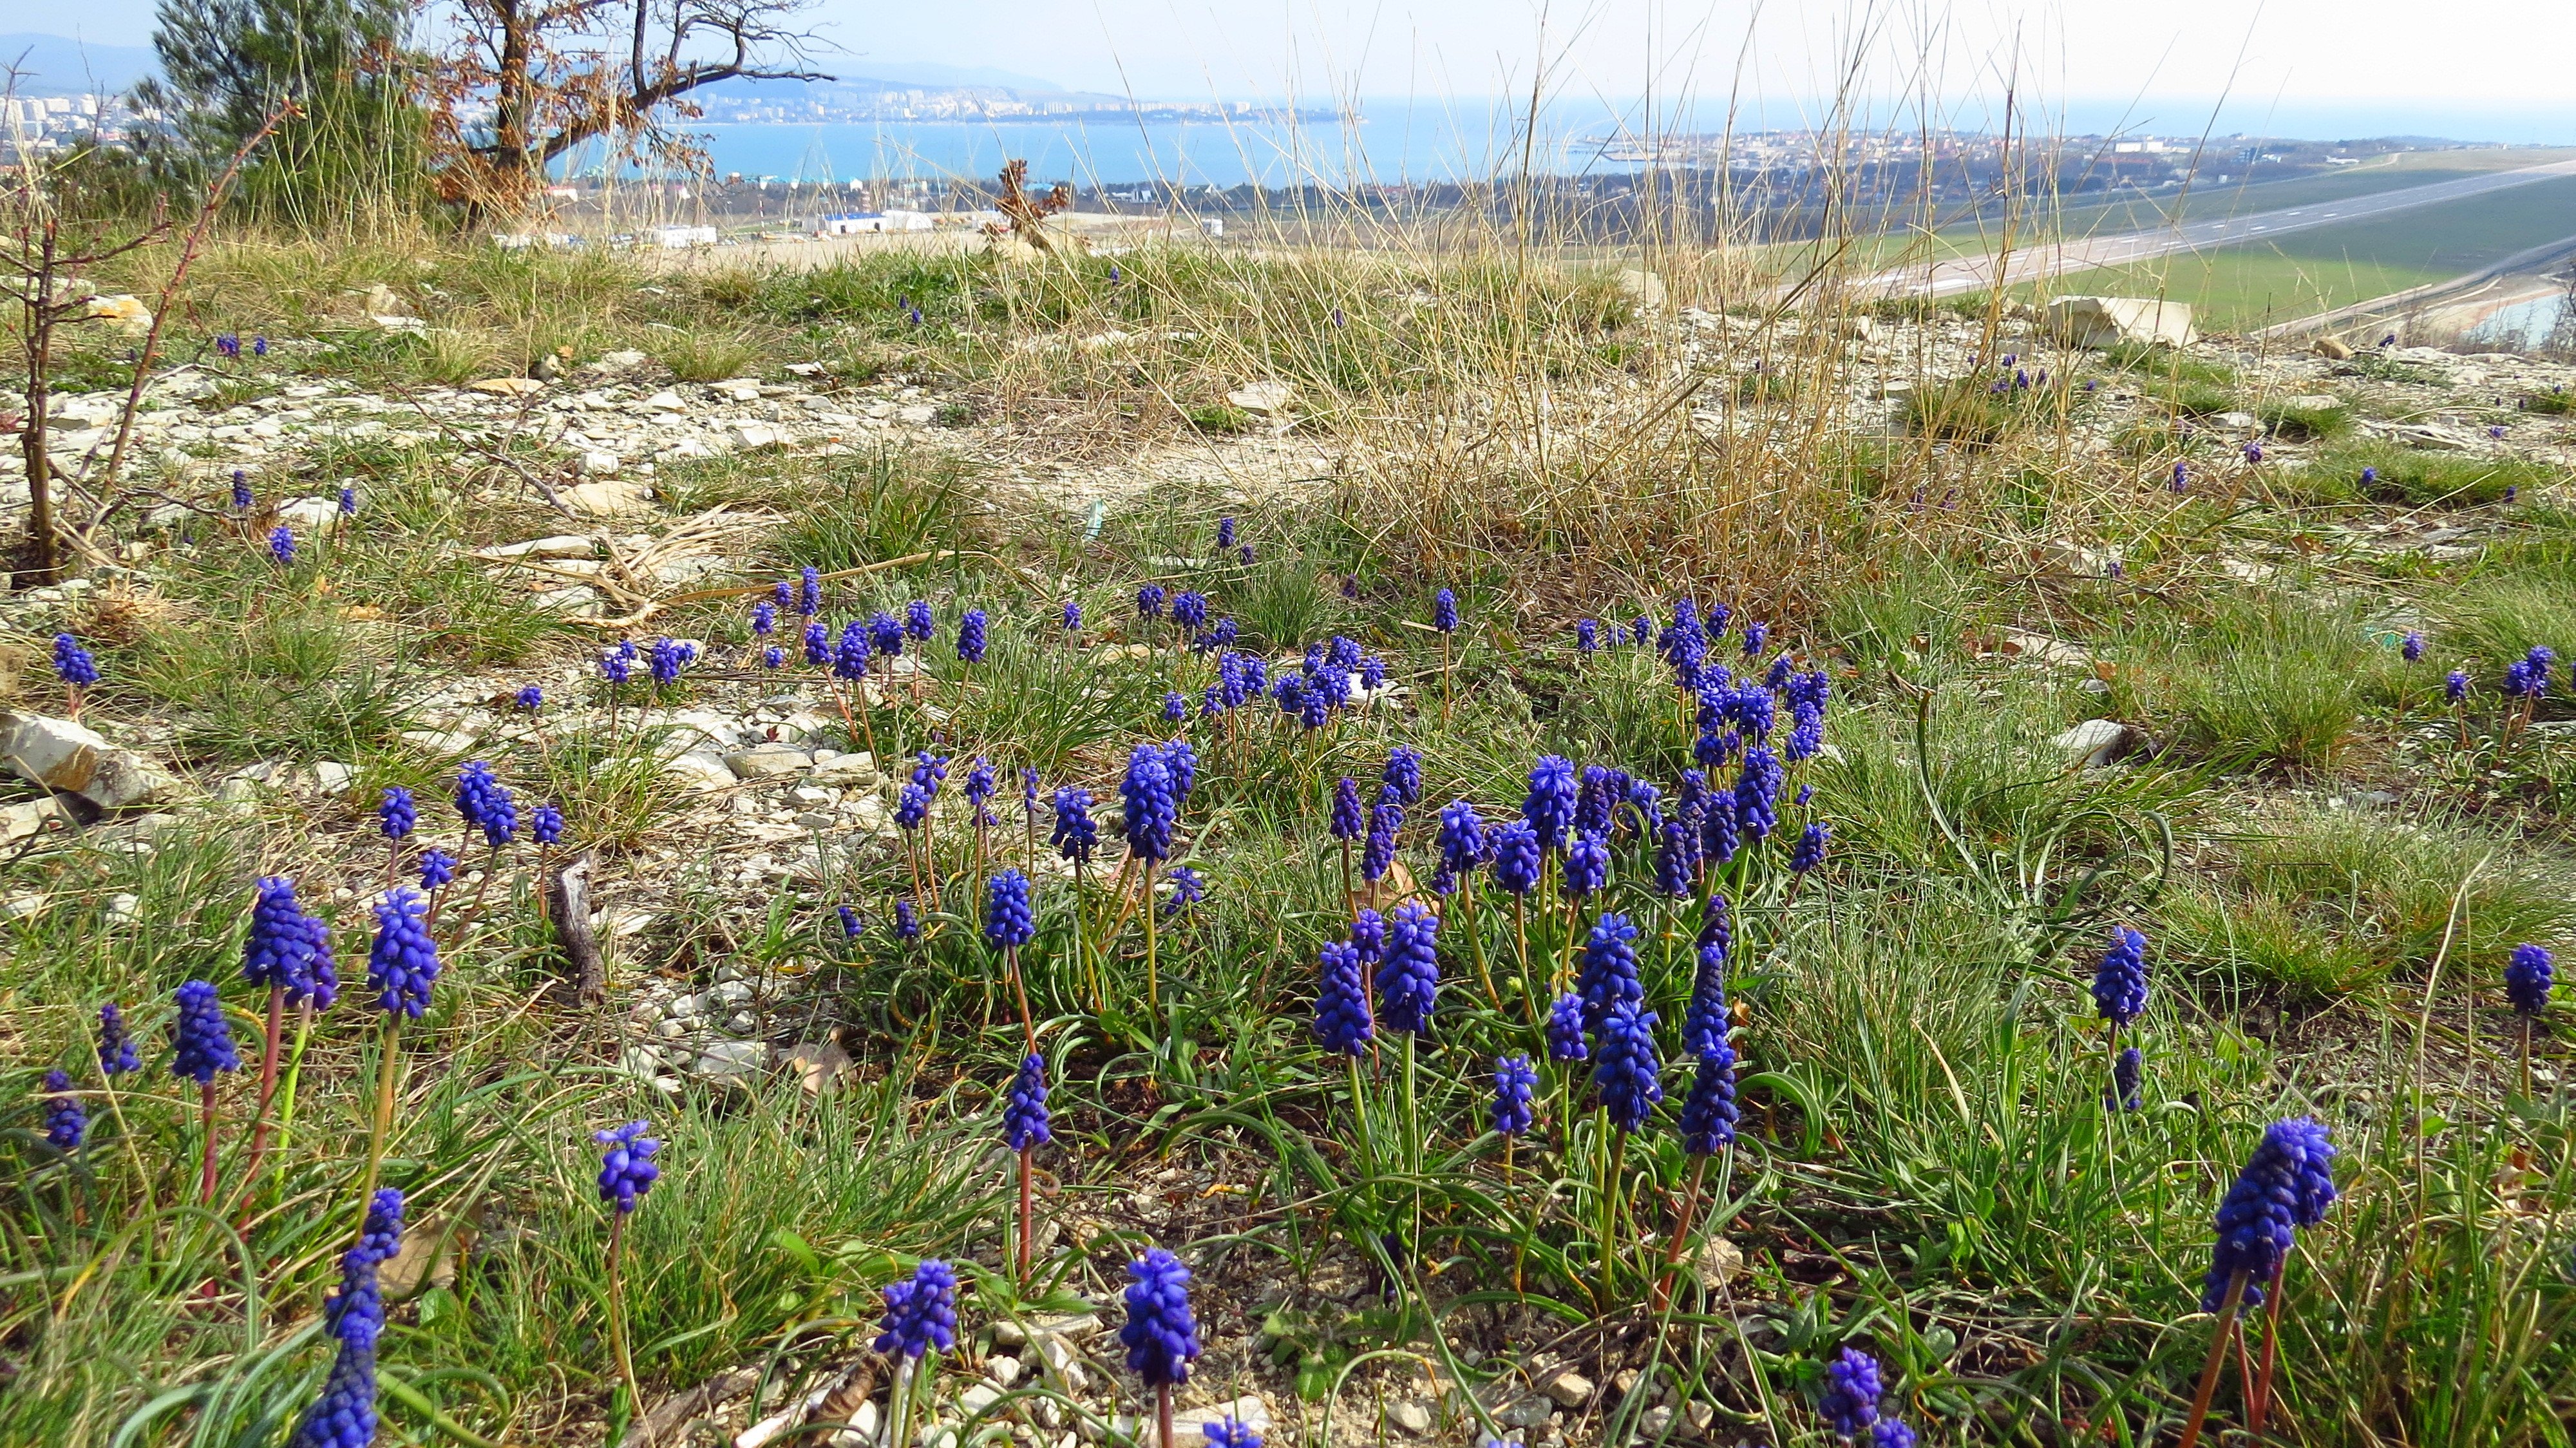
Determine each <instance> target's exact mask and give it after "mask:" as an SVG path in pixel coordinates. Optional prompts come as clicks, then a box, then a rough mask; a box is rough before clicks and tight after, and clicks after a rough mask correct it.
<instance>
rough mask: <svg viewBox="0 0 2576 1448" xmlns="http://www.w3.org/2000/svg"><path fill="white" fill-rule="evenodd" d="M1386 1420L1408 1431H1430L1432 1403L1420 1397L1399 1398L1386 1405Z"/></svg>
mask: <svg viewBox="0 0 2576 1448" xmlns="http://www.w3.org/2000/svg"><path fill="white" fill-rule="evenodd" d="M1386 1420H1387V1421H1388V1422H1390V1423H1393V1424H1394V1425H1395V1426H1397V1427H1399V1428H1402V1429H1403V1430H1404V1431H1406V1432H1407V1433H1416V1434H1419V1433H1428V1432H1430V1431H1431V1405H1430V1404H1428V1403H1425V1402H1423V1401H1422V1400H1421V1399H1419V1398H1398V1399H1396V1400H1395V1401H1393V1402H1391V1403H1389V1404H1387V1405H1386Z"/></svg>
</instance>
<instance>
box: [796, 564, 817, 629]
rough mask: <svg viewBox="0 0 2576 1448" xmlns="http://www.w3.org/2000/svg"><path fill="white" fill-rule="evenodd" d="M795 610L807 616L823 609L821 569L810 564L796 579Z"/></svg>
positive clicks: (810, 616) (809, 616)
mask: <svg viewBox="0 0 2576 1448" xmlns="http://www.w3.org/2000/svg"><path fill="white" fill-rule="evenodd" d="M796 611H797V612H798V613H799V614H802V615H803V616H805V617H807V618H812V617H813V616H814V615H816V614H818V613H821V612H822V611H823V570H821V569H819V568H816V567H814V566H813V565H811V564H808V565H806V567H805V569H804V571H803V572H802V573H801V574H799V575H798V577H797V580H796Z"/></svg>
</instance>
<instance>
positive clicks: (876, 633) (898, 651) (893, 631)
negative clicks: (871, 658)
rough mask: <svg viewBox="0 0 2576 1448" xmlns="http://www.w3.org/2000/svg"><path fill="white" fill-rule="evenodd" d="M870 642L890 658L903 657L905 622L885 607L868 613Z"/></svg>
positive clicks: (879, 651)
mask: <svg viewBox="0 0 2576 1448" xmlns="http://www.w3.org/2000/svg"><path fill="white" fill-rule="evenodd" d="M868 643H869V645H870V646H871V647H873V648H874V649H875V650H876V651H877V652H878V653H881V654H883V655H885V656H886V657H887V658H889V659H899V658H901V657H903V624H902V622H901V621H900V620H898V619H896V618H895V616H894V615H893V614H890V613H888V612H886V611H885V610H884V609H878V610H877V611H876V612H874V613H872V614H869V615H868Z"/></svg>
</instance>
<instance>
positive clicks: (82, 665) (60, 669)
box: [54, 633, 98, 689]
mask: <svg viewBox="0 0 2576 1448" xmlns="http://www.w3.org/2000/svg"><path fill="white" fill-rule="evenodd" d="M54 677H55V678H57V679H59V680H61V681H62V682H63V683H64V684H66V685H69V686H70V687H72V688H76V689H85V688H88V687H89V686H90V685H92V684H95V683H97V682H98V660H97V659H96V658H95V657H93V656H92V655H91V654H90V651H89V650H87V649H85V648H82V647H81V642H80V640H79V639H78V638H76V637H74V636H73V635H71V634H68V633H58V634H56V635H54Z"/></svg>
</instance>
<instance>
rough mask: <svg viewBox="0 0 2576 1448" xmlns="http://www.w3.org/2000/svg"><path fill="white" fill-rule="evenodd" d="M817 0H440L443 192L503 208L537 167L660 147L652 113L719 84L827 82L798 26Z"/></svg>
mask: <svg viewBox="0 0 2576 1448" xmlns="http://www.w3.org/2000/svg"><path fill="white" fill-rule="evenodd" d="M816 3H817V0H449V3H448V6H447V16H446V20H447V22H448V23H447V27H446V28H447V29H448V31H449V33H452V34H453V35H455V36H456V41H455V44H454V46H453V48H452V49H451V51H450V52H449V54H448V55H447V57H446V58H445V63H444V65H443V67H442V70H441V74H440V77H439V82H438V85H437V87H436V89H435V93H434V95H433V97H432V100H433V105H434V108H435V117H436V119H435V122H434V127H435V131H436V135H437V140H438V142H439V144H440V146H441V148H442V149H443V150H444V151H445V152H446V153H447V161H446V164H445V166H444V167H443V168H442V171H441V178H440V185H441V191H442V194H443V195H444V196H445V198H446V199H448V200H450V201H452V202H455V203H458V204H460V205H463V206H465V207H467V208H468V209H469V210H472V211H476V212H495V211H498V212H507V211H510V210H514V209H516V208H517V207H518V206H520V205H523V204H524V203H525V201H526V200H527V198H528V197H529V196H531V195H533V194H534V192H535V190H536V188H537V187H538V185H539V184H540V183H541V180H542V178H543V177H544V175H545V172H546V167H547V166H548V164H550V163H551V162H553V161H554V160H555V159H556V158H557V157H559V156H562V155H563V154H564V153H565V152H567V151H570V150H572V149H573V148H574V147H576V146H580V145H582V144H583V143H585V142H588V141H592V140H597V139H601V138H603V137H605V138H608V139H610V140H613V141H615V142H617V143H619V144H620V146H621V147H623V148H625V149H626V150H627V151H629V152H630V153H636V154H651V153H666V154H667V153H668V152H670V151H671V150H672V149H673V148H674V144H675V138H673V137H671V136H670V135H669V134H668V133H667V132H666V131H664V130H663V129H662V127H661V116H662V115H663V114H665V113H666V112H669V111H672V110H673V109H674V108H675V105H676V107H677V110H678V113H679V114H683V115H686V114H694V112H693V111H690V110H689V109H687V107H686V101H685V98H686V97H687V96H688V94H689V93H690V92H692V91H695V90H697V89H699V88H700V87H703V86H708V85H713V84H715V83H716V82H718V81H724V80H829V79H831V78H832V77H830V76H829V75H826V74H824V73H823V72H821V71H818V70H815V69H813V67H812V63H811V61H810V60H809V58H808V55H807V51H808V50H809V48H810V47H811V46H812V45H813V43H814V41H813V37H812V36H811V35H809V34H808V33H807V32H805V31H803V30H801V29H798V28H796V21H797V19H798V18H799V17H800V16H802V15H803V14H804V13H805V12H806V11H807V10H809V9H811V8H812V7H813V5H814V4H816Z"/></svg>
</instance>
